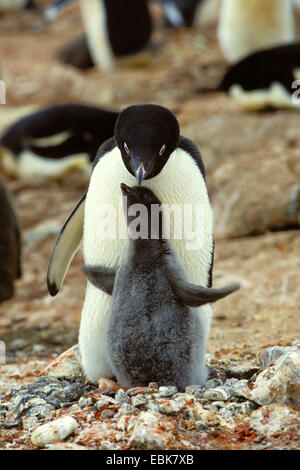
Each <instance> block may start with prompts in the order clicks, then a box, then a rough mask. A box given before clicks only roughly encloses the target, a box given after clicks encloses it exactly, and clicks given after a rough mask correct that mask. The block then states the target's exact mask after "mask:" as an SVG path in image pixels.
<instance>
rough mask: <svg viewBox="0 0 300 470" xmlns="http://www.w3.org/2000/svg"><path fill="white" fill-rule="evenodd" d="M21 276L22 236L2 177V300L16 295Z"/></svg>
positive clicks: (0, 232)
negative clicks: (15, 285)
mask: <svg viewBox="0 0 300 470" xmlns="http://www.w3.org/2000/svg"><path fill="white" fill-rule="evenodd" d="M20 277H21V237H20V229H19V223H18V219H17V215H16V210H15V207H14V203H13V200H12V196H11V194H10V192H9V190H8V188H7V187H6V185H5V183H4V181H3V180H1V179H0V302H2V301H4V300H8V299H10V298H12V297H13V296H14V291H15V287H14V282H15V280H16V279H19V278H20Z"/></svg>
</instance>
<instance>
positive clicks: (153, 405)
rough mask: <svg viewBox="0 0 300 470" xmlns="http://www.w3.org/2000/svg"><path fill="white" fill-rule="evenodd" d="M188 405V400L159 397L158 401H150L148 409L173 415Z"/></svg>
mask: <svg viewBox="0 0 300 470" xmlns="http://www.w3.org/2000/svg"><path fill="white" fill-rule="evenodd" d="M185 407H186V400H184V399H176V400H164V399H162V398H161V399H158V400H157V402H154V401H150V402H149V403H148V409H149V410H152V411H156V412H158V413H162V414H164V415H173V414H177V413H180V412H181V411H182V410H183V409H184V408H185Z"/></svg>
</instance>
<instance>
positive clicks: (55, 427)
mask: <svg viewBox="0 0 300 470" xmlns="http://www.w3.org/2000/svg"><path fill="white" fill-rule="evenodd" d="M77 427H78V423H77V421H76V419H74V418H73V417H72V416H64V417H63V418H59V419H56V420H55V421H51V422H50V423H46V424H43V425H42V426H39V427H38V428H37V429H35V430H34V431H33V433H32V434H31V442H32V444H33V445H35V446H36V447H45V446H46V445H47V444H52V443H54V442H58V441H62V440H64V439H66V438H67V437H68V436H70V435H71V434H73V432H74V431H75V430H76V429H77Z"/></svg>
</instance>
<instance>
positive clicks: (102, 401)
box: [93, 395, 116, 411]
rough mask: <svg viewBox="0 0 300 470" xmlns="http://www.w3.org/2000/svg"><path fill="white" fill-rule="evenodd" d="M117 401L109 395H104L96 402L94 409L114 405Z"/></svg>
mask: <svg viewBox="0 0 300 470" xmlns="http://www.w3.org/2000/svg"><path fill="white" fill-rule="evenodd" d="M115 403H116V401H115V400H114V399H113V398H112V397H109V396H107V395H102V397H101V398H100V400H97V401H96V402H95V404H94V406H93V410H94V411H98V410H101V408H103V407H104V406H108V405H114V404H115Z"/></svg>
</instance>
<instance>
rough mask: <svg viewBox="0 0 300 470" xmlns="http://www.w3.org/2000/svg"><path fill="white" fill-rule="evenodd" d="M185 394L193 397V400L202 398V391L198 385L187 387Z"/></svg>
mask: <svg viewBox="0 0 300 470" xmlns="http://www.w3.org/2000/svg"><path fill="white" fill-rule="evenodd" d="M185 393H187V394H190V395H193V396H194V397H195V398H202V397H203V394H204V389H203V388H202V387H200V385H188V386H187V387H185Z"/></svg>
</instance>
